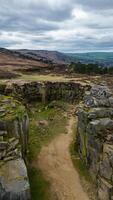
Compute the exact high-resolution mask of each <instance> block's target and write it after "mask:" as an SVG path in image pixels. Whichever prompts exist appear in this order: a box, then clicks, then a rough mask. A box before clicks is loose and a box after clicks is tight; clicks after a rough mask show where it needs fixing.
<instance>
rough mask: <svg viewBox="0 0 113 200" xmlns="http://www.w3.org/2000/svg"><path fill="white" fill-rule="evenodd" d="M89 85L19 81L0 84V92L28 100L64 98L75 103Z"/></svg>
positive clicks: (39, 100)
mask: <svg viewBox="0 0 113 200" xmlns="http://www.w3.org/2000/svg"><path fill="white" fill-rule="evenodd" d="M88 88H89V86H88V85H82V84H81V83H75V82H49V81H47V82H33V81H31V82H18V83H9V84H7V83H6V84H1V85H0V93H1V94H5V95H9V94H10V95H11V96H14V97H16V98H18V99H19V100H22V99H23V100H25V101H26V102H33V101H37V102H42V103H47V102H50V101H53V100H62V101H66V102H69V103H74V102H76V101H79V100H80V99H82V98H83V95H84V93H85V90H87V89H88Z"/></svg>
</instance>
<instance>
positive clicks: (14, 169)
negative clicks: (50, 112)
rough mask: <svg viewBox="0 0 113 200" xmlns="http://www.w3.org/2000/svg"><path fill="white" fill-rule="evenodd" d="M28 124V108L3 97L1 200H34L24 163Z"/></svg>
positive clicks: (0, 118) (0, 109) (0, 108)
mask: <svg viewBox="0 0 113 200" xmlns="http://www.w3.org/2000/svg"><path fill="white" fill-rule="evenodd" d="M28 125H29V120H28V116H27V113H26V111H25V108H24V106H22V105H21V104H20V103H19V102H18V101H15V100H14V99H13V98H11V97H6V96H0V200H20V199H21V200H30V188H29V181H28V176H27V170H26V166H25V163H24V158H25V155H26V151H27V141H28Z"/></svg>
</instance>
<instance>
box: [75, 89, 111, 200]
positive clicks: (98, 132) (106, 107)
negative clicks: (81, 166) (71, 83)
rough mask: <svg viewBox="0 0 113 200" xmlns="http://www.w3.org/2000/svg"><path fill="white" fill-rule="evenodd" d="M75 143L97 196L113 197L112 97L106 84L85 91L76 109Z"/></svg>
mask: <svg viewBox="0 0 113 200" xmlns="http://www.w3.org/2000/svg"><path fill="white" fill-rule="evenodd" d="M77 115H78V128H77V145H78V150H79V154H80V157H81V158H82V159H83V160H84V162H85V164H86V165H87V167H88V169H89V171H90V173H91V175H92V177H93V178H94V180H95V183H96V185H97V199H99V200H111V199H113V96H112V93H111V91H110V90H109V89H108V88H107V86H105V85H101V86H99V85H96V86H93V87H92V89H91V90H90V92H86V94H85V96H84V100H83V102H82V103H81V105H80V107H79V109H78V111H77Z"/></svg>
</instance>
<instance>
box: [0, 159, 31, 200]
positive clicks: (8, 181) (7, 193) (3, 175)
mask: <svg viewBox="0 0 113 200" xmlns="http://www.w3.org/2000/svg"><path fill="white" fill-rule="evenodd" d="M0 199H1V200H2V199H3V200H20V199H22V200H30V193H29V181H28V177H27V170H26V167H25V164H24V161H23V159H21V158H20V159H17V160H12V161H8V162H6V163H5V165H2V166H1V168H0Z"/></svg>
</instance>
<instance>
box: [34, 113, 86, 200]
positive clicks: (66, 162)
mask: <svg viewBox="0 0 113 200" xmlns="http://www.w3.org/2000/svg"><path fill="white" fill-rule="evenodd" d="M74 123H75V118H74V117H73V116H72V115H71V116H70V118H69V121H68V126H67V134H60V135H59V136H57V137H56V138H55V139H54V140H53V141H52V142H51V143H50V144H48V146H45V147H43V148H42V150H41V152H40V154H39V157H38V163H37V167H38V169H41V171H42V173H43V175H44V177H45V178H46V179H47V180H48V181H49V182H50V186H51V194H52V200H89V198H88V196H87V194H86V193H85V192H84V190H83V188H82V186H81V182H80V178H79V175H78V173H77V171H76V169H75V168H74V166H73V163H72V160H71V156H70V152H69V146H70V143H71V142H72V139H73V135H72V127H73V125H74Z"/></svg>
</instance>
